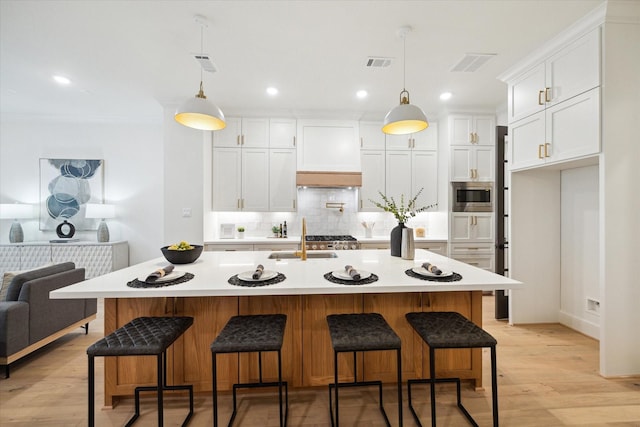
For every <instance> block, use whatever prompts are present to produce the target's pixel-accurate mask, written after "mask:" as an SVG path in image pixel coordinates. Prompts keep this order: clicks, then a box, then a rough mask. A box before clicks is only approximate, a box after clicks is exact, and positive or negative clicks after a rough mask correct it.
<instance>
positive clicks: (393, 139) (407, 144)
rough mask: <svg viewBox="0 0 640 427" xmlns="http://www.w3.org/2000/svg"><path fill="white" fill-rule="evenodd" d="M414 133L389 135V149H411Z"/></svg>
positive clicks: (387, 139) (387, 142)
mask: <svg viewBox="0 0 640 427" xmlns="http://www.w3.org/2000/svg"><path fill="white" fill-rule="evenodd" d="M412 138H413V136H412V135H387V136H386V144H385V145H386V147H387V150H411V145H412Z"/></svg>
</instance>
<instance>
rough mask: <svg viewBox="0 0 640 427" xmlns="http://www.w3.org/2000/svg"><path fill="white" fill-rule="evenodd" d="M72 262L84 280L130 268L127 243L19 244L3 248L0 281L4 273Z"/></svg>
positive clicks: (2, 246)
mask: <svg viewBox="0 0 640 427" xmlns="http://www.w3.org/2000/svg"><path fill="white" fill-rule="evenodd" d="M68 261H70V262H73V263H75V265H76V267H78V268H84V269H85V278H87V279H91V278H93V277H97V276H101V275H103V274H107V273H110V272H112V271H115V270H119V269H121V268H124V267H127V266H128V265H129V245H128V244H127V242H108V243H98V242H73V243H49V242H34V243H19V244H12V245H0V277H1V276H2V275H3V274H4V272H5V271H11V270H29V269H33V268H37V267H40V266H43V265H45V264H51V263H55V264H58V263H61V262H68Z"/></svg>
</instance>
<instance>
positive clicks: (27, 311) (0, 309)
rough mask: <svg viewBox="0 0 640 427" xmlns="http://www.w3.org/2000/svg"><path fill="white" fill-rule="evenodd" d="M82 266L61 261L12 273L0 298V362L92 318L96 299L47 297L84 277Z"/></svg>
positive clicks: (8, 359)
mask: <svg viewBox="0 0 640 427" xmlns="http://www.w3.org/2000/svg"><path fill="white" fill-rule="evenodd" d="M84 274H85V272H84V268H75V264H74V263H72V262H65V263H61V264H56V265H52V266H48V267H42V268H39V269H36V270H32V271H28V272H25V273H21V274H18V275H16V276H15V277H14V278H13V280H12V281H11V282H10V283H9V288H8V290H7V296H6V300H5V301H0V365H3V366H5V373H6V377H7V378H8V377H9V365H10V364H11V363H12V362H14V361H16V360H18V359H20V358H21V357H23V356H25V355H27V354H29V353H31V352H33V351H34V350H37V349H38V348H40V347H43V346H45V345H47V344H49V343H50V342H52V341H54V340H56V339H58V338H60V337H61V336H63V335H65V334H67V333H68V332H70V331H71V330H72V329H75V328H78V327H84V328H85V333H88V331H89V322H90V321H91V320H93V319H95V318H96V312H97V301H96V299H73V300H72V299H69V300H54V299H49V292H51V291H53V290H54V289H58V288H62V287H64V286H68V285H72V284H74V283H78V282H81V281H83V280H84V278H85V276H84Z"/></svg>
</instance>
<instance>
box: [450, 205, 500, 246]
mask: <svg viewBox="0 0 640 427" xmlns="http://www.w3.org/2000/svg"><path fill="white" fill-rule="evenodd" d="M493 229H494V223H493V213H466V212H452V213H451V225H450V241H451V242H452V243H458V242H462V243H465V242H493V241H494V232H493Z"/></svg>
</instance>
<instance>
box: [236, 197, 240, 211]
mask: <svg viewBox="0 0 640 427" xmlns="http://www.w3.org/2000/svg"><path fill="white" fill-rule="evenodd" d="M236 200H237V203H236V206H237V208H238V209H240V199H236Z"/></svg>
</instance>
